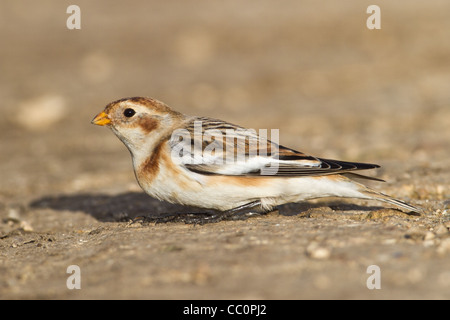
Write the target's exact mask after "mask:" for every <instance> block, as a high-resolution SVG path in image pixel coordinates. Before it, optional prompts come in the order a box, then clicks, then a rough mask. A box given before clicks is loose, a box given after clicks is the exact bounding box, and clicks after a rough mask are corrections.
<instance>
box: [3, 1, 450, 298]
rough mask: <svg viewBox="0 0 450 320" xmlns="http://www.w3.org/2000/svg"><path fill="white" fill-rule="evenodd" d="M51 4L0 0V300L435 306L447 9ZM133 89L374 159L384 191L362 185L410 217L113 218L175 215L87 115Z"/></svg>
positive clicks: (323, 150) (442, 273) (444, 190)
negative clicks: (75, 272) (203, 221)
mask: <svg viewBox="0 0 450 320" xmlns="http://www.w3.org/2000/svg"><path fill="white" fill-rule="evenodd" d="M70 4H72V3H70V2H68V1H39V3H37V2H35V1H20V2H17V1H14V2H13V1H8V2H5V1H3V2H2V3H1V4H0V38H1V40H2V46H1V48H0V69H1V72H0V101H1V102H0V108H1V110H2V117H0V134H1V139H0V150H1V152H0V178H1V179H0V298H1V299H31V298H41V299H96V298H106V299H122V298H150V299H175V298H176V299H308V298H312V299H315V298H326V299H335V298H343V299H358V298H364V299H386V298H387V299H405V298H412V299H416V298H417V299H419V298H420V299H423V298H425V299H432V298H437V299H449V298H450V268H449V266H450V232H449V228H450V213H449V206H450V203H449V195H450V188H449V184H450V183H449V182H450V170H449V168H450V160H449V159H450V41H449V39H450V19H449V18H448V12H450V3H449V2H448V1H444V0H442V1H439V0H432V1H427V2H423V1H416V0H414V1H396V2H395V3H392V1H378V2H377V4H378V5H379V6H380V8H381V19H382V20H381V26H382V29H381V30H369V29H367V27H366V19H367V18H368V16H369V15H368V14H367V13H366V9H367V7H368V6H369V5H370V4H373V3H369V2H365V1H356V0H355V1H345V3H340V2H336V1H331V0H324V1H284V2H282V4H281V3H280V2H275V1H267V0H263V1H248V2H242V1H234V0H233V1H226V3H223V4H220V5H219V4H215V3H213V2H211V1H189V2H187V1H179V2H170V3H166V2H161V1H159V2H157V1H133V4H132V5H129V4H128V3H127V4H125V3H123V4H118V3H115V4H111V3H110V2H107V1H96V2H95V3H92V1H85V0H80V1H77V4H78V5H79V6H80V8H81V30H68V29H67V28H66V20H67V18H68V17H69V14H67V13H66V9H67V7H68V6H69V5H70ZM137 95H138V96H152V97H155V98H157V99H160V100H162V101H165V102H166V103H168V104H169V105H171V106H172V107H174V108H175V109H177V110H179V111H182V112H184V113H187V114H195V115H203V116H210V117H215V118H223V119H226V120H228V121H230V122H234V123H238V124H240V125H242V126H246V127H249V128H255V129H260V128H263V129H270V128H277V129H280V141H281V143H282V144H284V145H286V146H289V147H292V148H296V149H299V150H301V151H304V152H307V153H310V154H313V155H317V156H321V157H324V158H337V159H341V160H348V161H367V162H373V163H378V164H380V165H382V168H381V169H378V170H376V171H374V172H373V175H374V176H377V177H380V178H382V179H385V180H386V181H387V182H386V183H379V182H371V183H370V185H371V186H372V187H373V188H376V189H377V190H380V191H382V192H385V193H388V194H391V195H394V196H395V197H397V198H401V199H404V200H405V201H408V202H410V203H412V204H414V205H418V206H421V207H423V208H424V209H425V210H426V213H425V214H423V215H422V216H419V217H417V216H409V215H407V214H405V213H402V212H400V211H397V210H392V209H391V208H388V207H385V206H383V205H382V204H380V203H376V202H366V201H357V200H354V201H353V200H340V199H325V200H322V201H316V202H308V203H302V204H292V205H286V206H283V207H281V208H280V209H279V210H278V211H275V212H272V213H270V214H268V215H266V216H260V217H254V218H250V219H248V220H246V221H223V222H220V223H217V224H208V225H195V226H194V225H186V224H183V223H166V224H157V225H154V224H139V223H134V224H130V223H129V221H130V219H132V218H134V217H136V216H140V215H158V214H164V213H168V212H186V211H187V210H189V209H188V208H183V207H179V206H176V205H170V204H166V203H161V202H159V201H157V200H154V199H152V198H150V197H148V196H147V195H145V194H144V193H143V192H142V191H141V190H140V189H139V187H138V185H137V183H136V181H135V179H134V175H133V172H132V169H131V161H130V157H129V153H128V152H127V151H126V149H125V147H124V146H123V145H122V143H121V142H120V141H119V140H118V139H117V138H116V137H115V136H114V135H113V134H112V133H111V132H109V130H107V129H105V128H100V127H95V126H92V125H91V124H90V120H91V119H92V118H93V116H94V115H95V114H97V113H98V112H99V111H101V110H102V109H103V107H104V106H105V105H106V104H107V103H109V102H110V101H113V100H116V99H118V98H122V97H127V96H137ZM70 265H77V266H79V267H80V270H81V289H80V290H76V289H74V290H69V289H68V288H67V286H66V280H67V279H68V277H69V276H70V274H68V273H67V268H68V266H70ZM371 265H377V266H378V267H379V268H380V272H381V276H380V278H379V279H380V281H381V289H378V290H377V289H374V290H369V289H368V288H367V285H366V283H367V279H368V278H369V277H370V276H371V275H372V274H371V273H367V268H368V267H369V266H371Z"/></svg>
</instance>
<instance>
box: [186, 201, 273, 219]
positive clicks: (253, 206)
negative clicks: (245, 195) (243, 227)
mask: <svg viewBox="0 0 450 320" xmlns="http://www.w3.org/2000/svg"><path fill="white" fill-rule="evenodd" d="M263 213H266V212H265V211H262V210H261V201H259V200H257V201H253V202H249V203H247V204H244V205H242V206H239V207H236V208H233V209H230V210H226V211H218V212H216V213H213V214H211V215H207V216H203V217H199V216H198V215H197V216H195V214H193V215H191V216H190V217H188V218H187V219H186V218H185V219H183V220H184V222H185V223H193V224H205V223H213V222H219V221H222V220H238V219H242V218H243V217H249V216H252V215H255V214H263Z"/></svg>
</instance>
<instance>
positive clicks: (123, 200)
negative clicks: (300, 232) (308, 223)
mask: <svg viewBox="0 0 450 320" xmlns="http://www.w3.org/2000/svg"><path fill="white" fill-rule="evenodd" d="M29 207H30V208H32V209H52V210H58V211H66V210H67V211H73V212H76V211H81V212H84V213H87V214H89V215H91V216H92V217H94V218H95V219H97V220H98V221H102V222H117V221H128V220H130V219H134V218H136V217H141V216H143V217H151V218H157V217H161V216H164V215H176V214H180V215H181V214H186V213H198V214H201V213H211V212H212V211H210V210H205V209H201V208H195V207H189V206H182V205H178V204H171V203H168V202H165V201H159V200H157V199H154V198H152V197H150V196H148V195H147V194H145V193H142V192H126V193H122V194H118V195H107V194H76V195H58V196H45V197H42V198H40V199H36V200H34V201H32V202H31V203H30V204H29ZM322 207H323V208H326V207H328V208H331V209H333V210H338V211H344V212H345V211H355V210H359V211H373V210H379V209H381V208H382V207H369V206H360V205H356V204H350V203H341V202H336V201H334V202H333V201H330V202H320V203H308V202H305V203H290V204H286V205H282V206H279V207H278V208H277V209H278V211H279V213H280V214H281V215H285V216H293V215H299V214H303V213H305V212H308V210H310V209H314V208H322Z"/></svg>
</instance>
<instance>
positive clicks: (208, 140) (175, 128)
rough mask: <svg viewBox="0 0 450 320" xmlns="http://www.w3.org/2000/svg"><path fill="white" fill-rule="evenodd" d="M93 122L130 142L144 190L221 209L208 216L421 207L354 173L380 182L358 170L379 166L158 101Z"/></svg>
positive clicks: (125, 102) (124, 103)
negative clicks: (305, 149) (306, 206)
mask: <svg viewBox="0 0 450 320" xmlns="http://www.w3.org/2000/svg"><path fill="white" fill-rule="evenodd" d="M92 123H93V124H96V125H100V126H108V127H109V128H111V129H112V131H113V132H114V133H115V134H116V136H117V137H118V138H119V139H120V140H121V141H122V142H123V143H124V144H125V145H126V146H127V148H128V150H129V151H130V153H131V157H132V162H133V167H134V172H135V175H136V178H137V181H138V183H139V185H140V186H141V188H142V189H143V190H144V191H145V192H146V193H147V194H149V195H150V196H152V197H155V198H157V199H160V200H165V201H168V202H171V203H179V204H182V205H189V206H194V207H200V208H207V209H214V210H217V211H218V212H219V213H217V214H215V215H213V217H212V218H211V219H210V220H211V221H218V220H221V219H223V218H224V217H230V216H235V215H240V214H242V213H248V212H255V210H256V211H259V212H268V211H270V210H271V209H272V208H273V207H275V206H278V205H282V204H285V203H291V202H301V201H304V200H309V199H316V198H323V197H345V198H359V199H368V200H379V201H383V202H386V203H389V204H393V205H395V206H397V207H400V208H402V209H404V210H407V211H408V212H410V211H412V212H416V213H420V212H421V210H420V209H418V208H416V207H414V206H412V205H409V204H407V203H405V202H403V201H401V200H397V199H394V198H391V197H389V196H387V195H385V194H382V193H380V192H376V191H374V190H371V189H369V188H368V187H366V186H364V185H362V184H360V183H358V182H356V181H354V180H352V179H351V178H355V177H359V178H366V179H372V180H379V179H376V178H371V177H366V176H362V175H360V174H356V173H354V172H355V171H358V170H365V169H373V168H378V167H379V166H378V165H376V164H369V163H357V162H347V161H338V160H329V159H322V158H317V157H313V156H309V155H306V154H304V153H302V152H299V151H296V150H293V149H290V148H286V147H284V146H282V145H279V144H278V143H277V142H275V141H272V140H273V139H272V140H269V139H266V138H265V137H262V136H261V135H258V134H257V133H256V132H255V131H254V130H246V129H245V128H242V127H240V126H237V125H234V124H231V123H228V122H225V121H222V120H216V119H210V118H203V117H193V116H187V115H184V114H182V113H179V112H177V111H174V110H172V109H171V108H169V107H168V106H167V105H166V104H164V103H162V102H160V101H158V100H155V99H151V98H142V97H134V98H126V99H120V100H117V101H114V102H112V103H110V104H108V105H107V106H106V108H105V109H104V111H103V112H101V113H99V114H98V115H97V116H96V117H95V118H94V119H93V120H92ZM381 181H382V180H381ZM202 222H203V221H202Z"/></svg>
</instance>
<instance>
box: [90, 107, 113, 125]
mask: <svg viewBox="0 0 450 320" xmlns="http://www.w3.org/2000/svg"><path fill="white" fill-rule="evenodd" d="M91 123H92V124H96V125H98V126H106V125H107V124H110V123H111V119H110V118H109V117H108V115H107V114H106V113H105V112H104V111H102V112H100V113H99V114H98V115H96V116H95V118H94V119H93V120H92V121H91Z"/></svg>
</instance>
